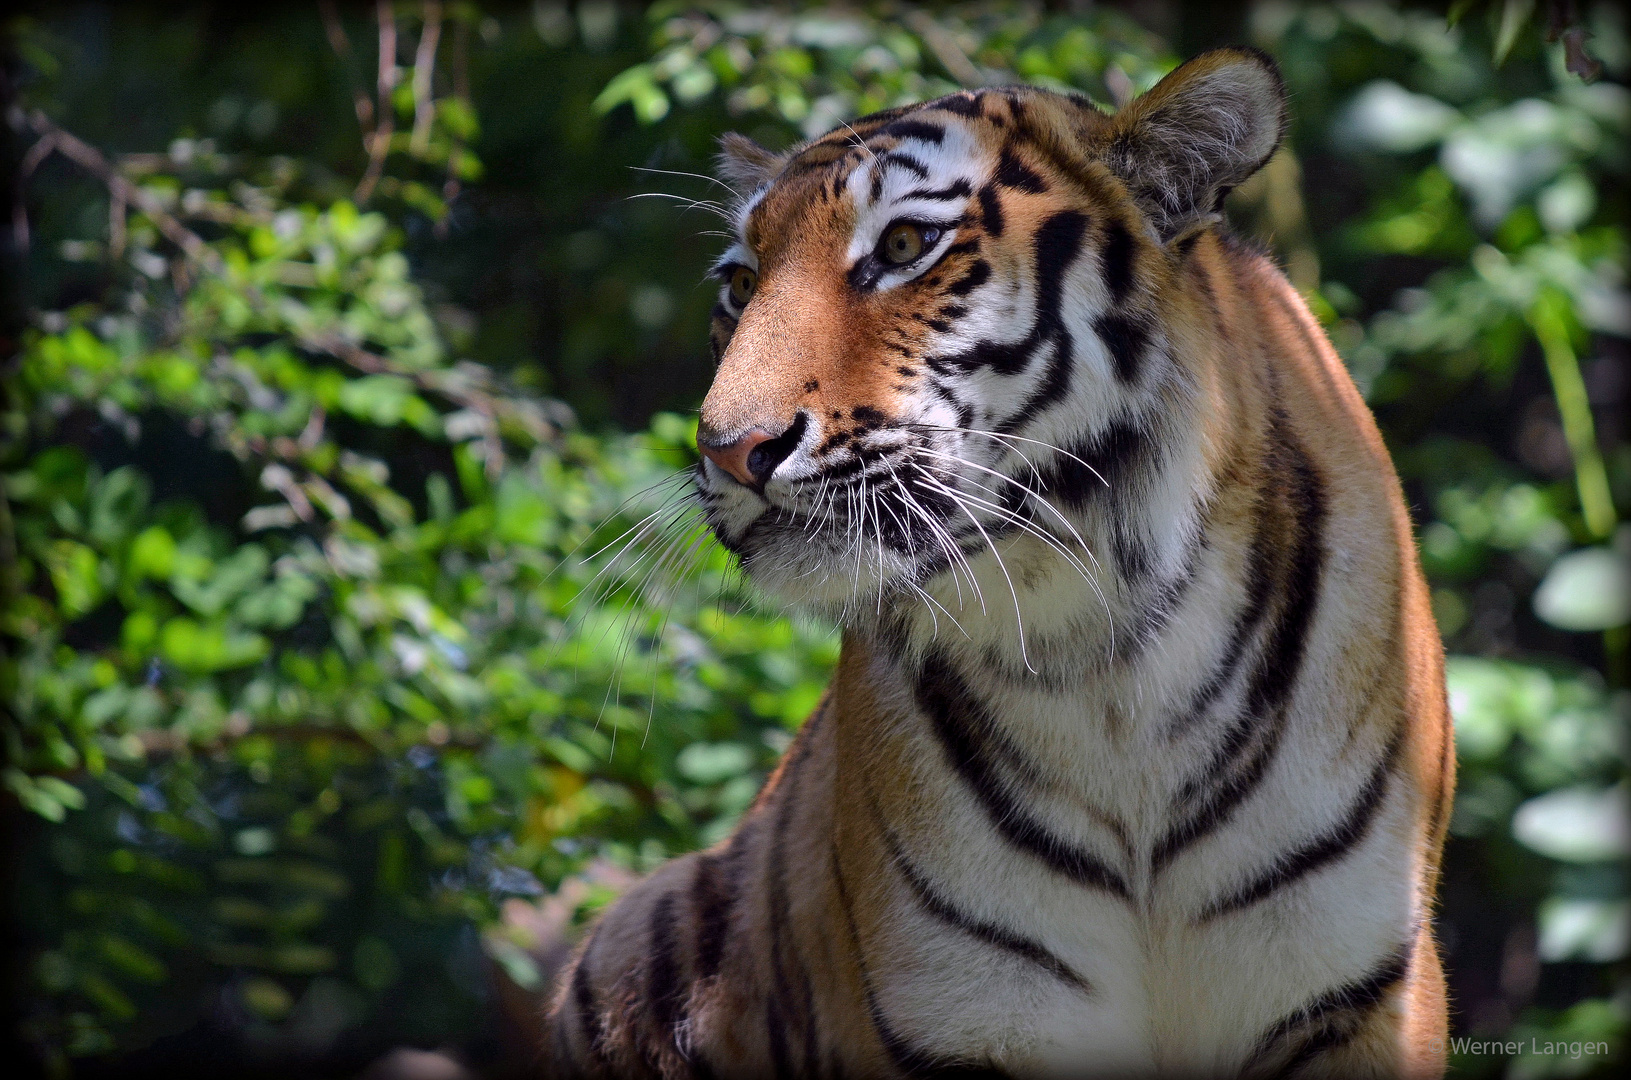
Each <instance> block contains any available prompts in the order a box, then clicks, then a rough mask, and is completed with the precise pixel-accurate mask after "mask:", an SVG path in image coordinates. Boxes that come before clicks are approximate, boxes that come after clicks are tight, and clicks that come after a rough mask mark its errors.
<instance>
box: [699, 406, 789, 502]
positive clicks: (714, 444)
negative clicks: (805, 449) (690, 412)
mask: <svg viewBox="0 0 1631 1080" xmlns="http://www.w3.org/2000/svg"><path fill="white" fill-rule="evenodd" d="M801 419H802V417H801ZM803 427H804V426H803V425H802V424H798V423H795V424H793V425H792V426H791V427H789V428H788V429H787V430H786V431H784V432H782V433H781V434H780V435H772V434H771V433H770V432H768V431H766V430H765V429H764V428H749V429H748V430H747V432H745V433H744V434H742V435H739V436H737V437H736V438H734V439H720V438H717V437H713V436H710V435H708V434H706V433H704V432H702V431H698V432H697V449H698V450H701V451H702V455H703V456H704V457H706V458H707V459H708V460H709V461H711V462H713V463H714V464H715V465H718V466H719V467H720V468H721V469H724V470H725V471H726V472H728V473H730V474H731V476H733V477H734V478H736V479H737V480H739V481H740V482H742V483H743V484H745V485H747V486H748V487H750V488H753V489H754V490H755V491H763V490H764V486H765V481H767V480H769V479H770V474H771V473H773V472H775V471H776V466H778V465H780V464H781V463H782V462H784V461H786V460H787V459H788V457H789V456H790V455H791V454H792V453H793V451H794V450H795V449H796V448H797V447H798V444H799V437H800V436H801V435H802V434H803Z"/></svg>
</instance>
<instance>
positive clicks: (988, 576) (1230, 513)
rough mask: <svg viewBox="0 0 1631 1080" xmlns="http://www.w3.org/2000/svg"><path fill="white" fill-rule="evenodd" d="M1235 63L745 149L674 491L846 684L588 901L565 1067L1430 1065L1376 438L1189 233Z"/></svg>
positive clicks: (1071, 1069)
mask: <svg viewBox="0 0 1631 1080" xmlns="http://www.w3.org/2000/svg"><path fill="white" fill-rule="evenodd" d="M1285 122H1286V105H1285V93H1284V89H1283V87H1282V84H1281V81H1280V78H1279V75H1278V73H1277V71H1276V69H1275V67H1274V64H1273V62H1272V61H1271V60H1269V59H1268V58H1267V57H1266V56H1264V55H1262V54H1260V53H1257V52H1254V51H1250V50H1241V49H1226V50H1220V51H1216V52H1211V53H1207V54H1205V55H1203V56H1200V57H1198V58H1196V59H1194V60H1191V61H1190V62H1189V63H1187V64H1184V65H1183V66H1182V67H1180V68H1178V69H1177V70H1175V71H1174V72H1172V73H1171V74H1170V75H1169V76H1167V77H1166V78H1165V79H1164V80H1163V81H1162V82H1161V83H1160V84H1159V85H1157V86H1156V87H1155V88H1154V89H1152V90H1151V91H1150V92H1149V93H1147V94H1145V95H1144V96H1142V97H1140V98H1138V99H1136V100H1134V101H1133V102H1131V103H1130V104H1129V105H1127V106H1126V107H1125V108H1123V109H1122V110H1121V111H1119V112H1117V113H1115V114H1114V115H1108V114H1106V113H1104V112H1101V111H1100V110H1099V109H1097V108H1096V107H1095V106H1093V105H1092V104H1091V103H1090V102H1088V101H1087V100H1085V99H1083V98H1078V97H1072V96H1066V95H1062V94H1057V93H1052V92H1049V91H1045V90H1040V89H1033V88H1023V87H1001V88H993V89H985V90H979V91H967V92H963V93H959V94H954V95H951V96H949V97H944V98H940V99H938V100H935V101H930V102H926V103H924V104H921V105H916V106H910V107H906V108H901V109H894V110H891V111H889V112H884V113H879V114H877V115H875V116H871V117H867V118H865V119H863V120H860V121H857V122H856V123H855V124H853V125H846V126H844V127H843V128H840V129H839V130H837V131H834V132H833V133H831V134H829V135H827V136H825V137H822V138H819V139H816V140H814V141H812V142H809V143H807V144H804V145H800V146H797V147H794V148H793V149H791V150H788V151H787V152H785V153H772V152H770V151H768V150H765V149H763V148H761V147H758V146H756V145H755V144H753V143H752V142H750V141H748V140H746V139H743V138H740V137H737V136H729V137H727V138H726V139H725V141H724V144H723V146H724V152H723V156H722V167H721V173H722V175H723V178H724V179H725V180H726V182H728V183H729V184H730V185H731V186H732V187H733V189H735V190H736V191H737V192H738V193H739V196H740V199H739V203H738V205H737V207H736V211H735V223H736V229H735V241H734V243H732V244H731V246H730V248H729V249H728V250H727V251H726V252H725V254H724V255H723V257H722V258H721V259H720V262H719V264H718V267H717V274H718V276H719V278H720V279H721V280H720V295H719V302H718V306H717V307H716V308H715V311H714V319H713V325H712V330H711V342H712V349H713V353H714V356H715V359H716V361H717V364H718V371H717V374H716V376H715V379H714V383H713V386H712V388H711V390H710V391H709V393H708V396H707V399H706V400H705V402H704V403H703V406H702V412H701V420H700V426H699V428H698V434H697V441H698V445H699V447H700V449H701V451H702V454H703V461H702V465H701V467H700V469H699V471H698V473H697V476H696V487H697V490H698V491H699V492H700V494H701V498H702V500H703V503H704V506H705V509H706V513H707V515H708V520H709V523H710V525H711V527H712V529H713V531H714V533H715V535H716V536H717V537H718V538H719V540H720V541H721V542H722V543H723V544H725V545H726V546H727V547H728V548H730V549H731V550H732V551H734V552H735V553H736V554H737V555H739V556H740V559H741V562H742V565H743V567H744V569H745V570H746V572H747V573H748V575H749V576H750V577H751V578H752V579H753V580H755V581H756V582H757V583H758V584H759V585H760V586H761V587H762V588H764V589H766V590H767V591H769V592H770V593H772V594H774V595H777V596H780V597H781V598H782V599H783V600H785V601H786V602H787V603H788V604H789V605H792V606H798V607H802V608H805V609H807V610H812V611H816V612H819V613H823V614H825V615H828V616H831V617H834V618H837V619H839V620H840V621H841V623H842V625H843V628H844V636H843V649H842V656H841V659H840V661H839V664H838V670H837V673H836V675H835V677H834V679H833V682H832V685H831V686H830V688H829V689H828V691H827V693H826V696H825V697H824V699H823V700H822V702H821V704H820V705H819V706H818V707H817V708H816V710H815V712H814V714H813V715H812V716H811V717H810V718H809V720H808V721H807V722H806V724H805V725H804V727H803V729H802V731H801V732H800V734H799V736H798V738H797V739H796V741H795V742H794V743H793V745H792V747H791V748H790V749H789V751H788V753H787V755H786V757H785V758H784V760H783V761H782V762H781V764H780V766H779V767H778V768H777V770H776V771H775V773H774V775H773V776H772V777H771V778H770V780H769V781H768V782H767V783H766V785H765V787H764V789H763V791H762V792H761V793H760V794H759V796H758V798H757V800H756V801H755V802H754V804H753V806H752V807H751V808H750V809H749V810H748V812H747V813H746V815H745V816H744V817H743V819H742V822H741V824H740V825H739V827H738V828H737V830H736V832H735V833H734V835H732V836H731V837H730V838H729V839H728V840H726V841H725V842H724V843H722V844H720V845H718V846H717V847H715V848H713V849H711V850H708V851H705V852H700V853H696V854H691V855H686V856H684V857H681V858H677V859H674V860H673V861H671V862H669V863H667V864H666V865H664V866H663V867H662V868H660V869H658V870H657V871H656V872H655V873H653V874H652V875H651V876H650V877H649V878H647V879H646V880H644V881H643V882H642V883H641V884H639V885H638V886H637V887H635V888H634V889H632V890H631V891H630V892H629V893H628V894H627V895H625V896H624V897H623V898H622V899H621V900H619V901H618V902H617V903H616V904H615V905H614V906H613V907H611V908H610V909H609V910H608V911H607V913H606V914H605V915H604V916H603V917H602V918H601V919H600V921H599V923H598V925H596V926H595V927H594V928H593V930H592V931H591V932H590V934H589V935H588V936H587V938H586V940H585V941H584V943H583V944H582V946H581V948H580V950H579V952H578V953H577V956H576V958H575V960H574V961H573V963H572V965H571V966H570V967H569V968H568V969H567V971H566V973H565V975H564V977H563V980H562V983H561V986H560V991H559V996H558V997H557V998H556V1000H555V1004H554V1005H553V1008H552V1012H551V1016H550V1029H549V1030H550V1036H549V1037H550V1044H549V1047H548V1054H549V1056H550V1059H551V1061H552V1072H551V1075H559V1076H594V1077H625V1076H629V1077H633V1076H659V1077H761V1076H763V1077H768V1076H776V1077H829V1076H830V1077H838V1076H845V1077H891V1076H913V1075H920V1074H937V1073H979V1074H988V1075H1003V1076H1013V1077H1027V1076H1095V1075H1107V1076H1137V1075H1157V1074H1159V1075H1163V1076H1178V1077H1189V1076H1194V1077H1209V1076H1231V1077H1234V1076H1247V1077H1250V1076H1269V1075H1275V1076H1280V1075H1296V1076H1342V1077H1348V1076H1378V1077H1381V1076H1411V1077H1415V1076H1430V1075H1438V1074H1440V1073H1442V1072H1443V1070H1444V1067H1445V1059H1444V1054H1443V1045H1444V1036H1445V1034H1446V1012H1447V1006H1446V998H1445V987H1444V978H1443V975H1442V970H1441V966H1440V961H1439V957H1438V953H1437V949H1436V946H1435V944H1434V940H1433V936H1432V932H1431V927H1430V920H1431V916H1432V909H1433V897H1434V891H1435V887H1436V881H1437V877H1438V872H1439V860H1440V854H1441V851H1442V848H1443V843H1444V836H1445V829H1446V825H1447V810H1448V806H1449V803H1450V798H1451V791H1452V786H1453V770H1454V758H1453V753H1452V748H1451V734H1450V727H1449V722H1448V718H1447V708H1446V700H1445V691H1444V677H1443V657H1442V647H1441V645H1440V642H1439V638H1438V635H1437V632H1436V630H1435V628H1434V623H1433V620H1432V618H1431V616H1430V614H1429V607H1428V594H1427V590H1426V587H1425V584H1424V581H1423V578H1422V574H1421V571H1420V568H1419V565H1418V562H1417V557H1416V552H1415V547H1414V544H1413V541H1412V537H1411V530H1410V523H1409V519H1408V517H1407V515H1406V512H1405V508H1404V504H1403V501H1402V498H1401V493H1400V487H1399V482H1398V479H1397V477H1396V475H1395V473H1394V471H1393V468H1392V465H1391V463H1390V461H1389V458H1388V456H1387V453H1386V451H1385V450H1384V448H1383V445H1382V441H1381V438H1380V436H1379V435H1378V432H1377V429H1376V426H1375V424H1374V422H1373V420H1372V418H1371V416H1370V414H1369V412H1368V411H1367V409H1366V407H1365V405H1364V403H1363V401H1362V400H1361V398H1360V396H1359V394H1358V393H1357V391H1356V390H1355V388H1354V385H1353V383H1352V381H1351V380H1350V378H1349V377H1348V375H1347V373H1346V372H1345V370H1344V368H1343V366H1342V363H1341V362H1340V360H1339V359H1338V358H1337V356H1336V354H1335V353H1334V352H1333V350H1332V348H1331V346H1330V344H1329V342H1328V341H1327V339H1326V337H1325V335H1324V334H1323V333H1322V331H1321V329H1320V326H1319V324H1318V323H1317V322H1316V321H1315V320H1314V319H1313V318H1312V317H1311V316H1310V315H1309V312H1308V309H1307V307H1306V306H1305V305H1304V303H1303V301H1302V300H1301V299H1300V298H1299V296H1298V295H1297V293H1296V292H1295V291H1294V290H1293V289H1292V288H1291V286H1290V285H1289V284H1288V283H1287V281H1286V279H1285V278H1284V277H1283V276H1282V275H1281V273H1280V272H1279V271H1278V270H1277V269H1276V268H1275V266H1274V265H1273V264H1272V263H1271V262H1270V261H1269V260H1268V259H1266V258H1264V257H1263V256H1262V255H1260V254H1258V253H1256V252H1254V251H1252V250H1250V249H1248V248H1246V247H1245V246H1243V245H1241V244H1239V243H1237V242H1235V241H1233V240H1231V239H1230V238H1229V237H1228V236H1227V235H1226V234H1225V233H1224V232H1223V231H1222V229H1221V228H1220V219H1221V215H1220V212H1219V208H1220V205H1221V203H1222V200H1223V197H1224V196H1225V195H1226V194H1227V193H1228V191H1229V190H1230V189H1231V188H1233V187H1234V186H1236V185H1238V184H1239V183H1241V182H1242V181H1244V180H1245V179H1246V178H1247V177H1249V176H1251V175H1252V174H1253V173H1254V172H1255V171H1257V169H1259V168H1260V167H1261V166H1262V165H1263V164H1264V163H1265V162H1266V161H1267V160H1268V158H1269V157H1270V155H1271V154H1272V153H1273V152H1274V150H1275V148H1276V147H1277V146H1278V144H1279V142H1280V140H1281V137H1282V135H1283V131H1284V128H1285Z"/></svg>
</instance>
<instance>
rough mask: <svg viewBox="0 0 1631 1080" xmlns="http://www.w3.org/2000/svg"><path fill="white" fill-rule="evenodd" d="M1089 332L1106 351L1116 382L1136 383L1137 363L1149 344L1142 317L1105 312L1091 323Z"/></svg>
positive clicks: (1147, 330)
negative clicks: (1102, 343) (1097, 338)
mask: <svg viewBox="0 0 1631 1080" xmlns="http://www.w3.org/2000/svg"><path fill="white" fill-rule="evenodd" d="M1093 332H1094V333H1095V334H1097V335H1099V340H1100V341H1102V342H1104V347H1105V349H1107V350H1108V351H1109V353H1110V362H1111V364H1112V366H1113V367H1114V368H1115V372H1116V378H1118V379H1120V380H1121V381H1122V382H1124V383H1131V382H1134V381H1136V380H1137V379H1138V364H1139V361H1140V360H1142V359H1143V358H1144V350H1145V348H1147V347H1148V345H1149V342H1150V330H1149V325H1148V324H1147V323H1146V321H1145V320H1144V319H1143V317H1141V316H1139V315H1136V314H1132V313H1125V314H1124V313H1117V312H1113V311H1107V312H1105V313H1104V314H1103V315H1100V316H1099V317H1098V318H1097V319H1094V320H1093Z"/></svg>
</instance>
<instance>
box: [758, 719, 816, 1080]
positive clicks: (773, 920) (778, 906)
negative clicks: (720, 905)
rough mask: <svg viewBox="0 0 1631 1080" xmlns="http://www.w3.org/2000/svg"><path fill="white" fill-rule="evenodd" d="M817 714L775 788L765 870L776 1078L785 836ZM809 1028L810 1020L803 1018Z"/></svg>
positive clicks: (786, 930) (789, 1066)
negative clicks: (773, 817) (774, 801)
mask: <svg viewBox="0 0 1631 1080" xmlns="http://www.w3.org/2000/svg"><path fill="white" fill-rule="evenodd" d="M825 704H826V703H825V702H823V707H822V708H819V709H817V710H816V712H815V713H814V714H813V715H812V716H811V717H810V719H809V720H808V721H806V723H805V731H804V733H803V735H802V736H801V738H800V739H799V740H798V742H797V743H796V744H795V749H794V750H793V752H792V753H791V754H790V755H789V757H788V758H787V760H786V764H785V765H783V766H782V774H781V781H780V783H779V784H778V785H777V788H778V793H777V794H778V797H779V798H780V799H781V805H779V806H778V807H777V808H776V816H775V819H774V820H775V825H774V831H773V832H772V834H771V837H770V851H769V865H768V867H767V871H768V875H769V878H770V881H769V886H770V887H769V889H768V890H767V895H766V904H767V907H768V919H767V921H768V923H769V926H768V933H769V936H770V971H771V979H772V984H773V985H772V987H771V990H772V992H771V996H770V999H769V1000H768V1001H767V1002H766V1004H765V1026H766V1029H767V1034H768V1036H769V1041H770V1049H771V1059H772V1061H773V1062H774V1064H775V1067H776V1075H777V1076H778V1077H784V1076H792V1075H793V1059H792V1055H791V1053H790V1052H789V1050H788V1038H787V1021H788V1018H789V1014H791V1013H792V1011H793V1010H791V1009H790V1008H789V1007H788V1006H789V1003H790V1002H791V999H792V993H793V989H792V983H791V981H790V980H789V979H788V975H787V969H788V959H787V955H786V954H787V950H788V949H789V947H790V945H791V943H790V941H789V940H788V939H789V936H790V927H789V921H788V911H787V908H788V900H787V832H788V829H789V827H790V824H791V821H792V817H793V809H794V806H795V802H796V800H795V795H796V793H797V781H798V779H799V777H800V775H801V772H802V770H801V768H800V767H801V766H802V765H803V764H804V761H805V759H806V758H807V757H808V756H809V753H810V747H811V746H812V745H813V744H814V741H815V740H814V737H813V736H814V735H815V730H814V725H815V724H817V723H818V722H819V721H821V720H822V719H824V718H825V716H826V712H827V710H826V707H825ZM804 1022H805V1024H806V1025H808V1024H809V1023H810V1022H811V1018H810V1017H805V1018H804Z"/></svg>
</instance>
